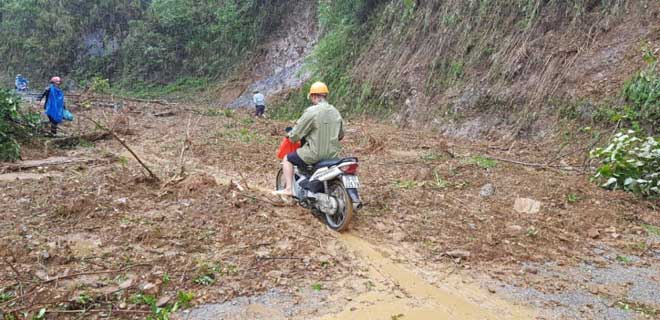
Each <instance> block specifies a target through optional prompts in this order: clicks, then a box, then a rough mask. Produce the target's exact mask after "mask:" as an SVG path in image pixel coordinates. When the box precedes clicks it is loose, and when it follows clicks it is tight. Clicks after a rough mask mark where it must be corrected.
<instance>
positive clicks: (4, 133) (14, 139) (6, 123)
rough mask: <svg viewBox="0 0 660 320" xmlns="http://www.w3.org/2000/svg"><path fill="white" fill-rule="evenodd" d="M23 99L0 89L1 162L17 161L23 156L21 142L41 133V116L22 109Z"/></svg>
mask: <svg viewBox="0 0 660 320" xmlns="http://www.w3.org/2000/svg"><path fill="white" fill-rule="evenodd" d="M20 102H21V99H20V98H19V97H17V96H16V95H14V94H13V93H11V92H10V91H8V90H5V89H0V161H16V160H18V159H19V158H20V156H21V147H20V144H19V143H20V142H23V141H25V140H27V139H29V138H31V137H33V136H34V134H35V133H36V132H38V131H39V122H40V118H39V114H38V113H32V112H28V111H26V110H23V109H22V108H21V103H20Z"/></svg>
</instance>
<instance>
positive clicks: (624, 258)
mask: <svg viewBox="0 0 660 320" xmlns="http://www.w3.org/2000/svg"><path fill="white" fill-rule="evenodd" d="M616 261H618V262H621V263H623V264H631V263H632V262H633V260H632V258H630V257H627V256H616Z"/></svg>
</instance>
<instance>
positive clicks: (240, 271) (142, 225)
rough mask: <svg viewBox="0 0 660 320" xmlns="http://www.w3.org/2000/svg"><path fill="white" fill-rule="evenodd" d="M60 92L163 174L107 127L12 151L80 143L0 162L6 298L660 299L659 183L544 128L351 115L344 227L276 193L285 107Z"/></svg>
mask: <svg viewBox="0 0 660 320" xmlns="http://www.w3.org/2000/svg"><path fill="white" fill-rule="evenodd" d="M73 109H74V110H73V111H74V113H76V115H77V116H78V117H77V120H76V122H74V123H72V124H69V125H68V126H67V127H66V128H64V131H65V132H66V133H67V134H68V135H79V134H89V133H91V132H93V131H94V130H96V129H95V126H94V125H93V124H92V123H91V122H89V121H87V120H86V118H91V119H94V120H96V121H101V122H102V123H104V124H105V125H106V126H108V127H113V128H114V129H115V130H116V132H118V133H119V136H120V137H121V138H122V139H123V140H124V141H125V142H126V144H127V145H128V146H129V147H130V148H131V149H132V150H133V151H134V152H135V153H136V154H137V155H138V156H139V157H140V159H141V160H142V161H143V162H144V163H145V164H146V165H147V166H149V168H150V169H151V170H152V171H153V172H154V173H155V174H156V175H157V176H158V177H159V178H160V182H154V181H150V179H148V177H147V175H145V172H144V170H143V169H142V167H141V166H140V165H139V164H138V163H137V161H136V160H135V159H134V158H133V157H132V155H131V154H130V153H129V152H128V151H127V150H126V149H125V148H124V147H122V146H121V145H120V144H119V143H118V142H117V141H115V140H112V139H106V140H99V141H94V142H90V141H77V142H76V143H72V144H64V145H60V144H58V143H56V141H53V140H48V141H46V142H45V143H35V144H34V145H32V146H26V148H25V152H24V158H25V160H43V159H48V158H53V157H64V158H72V159H73V158H75V159H86V160H87V161H84V162H75V161H73V162H68V163H64V164H61V165H57V164H49V165H46V164H45V165H43V166H36V167H31V168H27V169H23V170H19V169H17V165H16V164H0V188H1V189H0V190H1V191H0V202H1V203H2V211H1V212H0V218H1V220H0V221H1V222H0V239H1V241H2V243H0V244H1V246H0V247H1V248H2V249H1V251H0V256H1V257H2V260H1V261H0V271H1V273H0V274H1V276H0V310H2V311H1V312H2V313H3V314H4V316H5V317H7V315H14V316H15V317H17V318H22V317H26V318H29V317H32V316H35V315H38V314H39V313H40V312H43V313H44V315H45V317H46V318H53V319H59V318H62V319H68V318H79V317H82V318H91V319H94V318H98V319H102V318H111V319H114V318H127V319H128V318H135V319H142V318H146V317H148V316H153V317H161V318H163V316H164V315H167V316H169V317H171V318H179V319H654V318H657V317H658V308H659V307H660V306H659V305H658V301H660V297H659V296H658V292H660V284H659V280H660V270H659V269H660V267H659V264H658V259H659V258H660V228H658V226H660V216H659V215H658V212H657V203H652V202H645V201H643V200H640V199H637V198H635V197H634V196H632V195H629V194H625V193H620V192H607V191H604V190H600V189H598V188H597V187H596V186H594V185H593V184H591V183H590V182H589V179H588V176H587V175H585V174H583V173H581V172H580V171H581V170H582V169H583V164H584V163H585V161H584V160H585V159H584V155H583V154H580V153H577V152H576V153H573V154H572V155H570V156H568V157H565V158H561V159H559V158H556V157H554V156H553V155H555V154H557V150H556V149H557V147H556V146H558V143H557V141H556V140H553V139H548V141H543V142H540V141H535V142H526V141H512V140H492V141H469V140H460V139H452V138H447V137H443V136H440V135H438V134H437V133H434V132H411V131H409V130H402V129H399V128H396V127H393V126H390V125H387V124H383V123H378V122H374V121H362V120H353V121H349V125H348V126H349V129H348V134H347V138H346V141H345V142H344V146H345V150H344V153H345V154H346V155H353V156H357V157H358V158H359V159H360V163H361V164H360V168H359V171H358V175H359V177H360V179H361V181H362V184H363V186H364V188H363V190H362V192H361V194H362V195H363V198H364V201H365V208H364V209H363V210H362V211H360V212H358V214H357V216H356V217H355V218H354V220H353V222H352V228H351V230H350V231H349V232H347V233H343V234H337V233H334V232H332V231H330V230H329V229H328V228H326V227H325V226H324V225H323V223H322V221H319V220H318V219H316V218H314V217H313V216H312V215H311V214H310V213H309V212H308V211H307V210H305V209H302V208H299V207H296V206H289V205H287V204H285V203H283V202H282V201H280V200H279V199H277V198H273V197H271V196H270V195H269V190H270V189H271V188H272V187H273V186H274V177H275V173H276V171H277V169H278V160H277V159H276V158H275V149H276V148H277V145H278V144H279V142H280V139H281V132H282V128H284V127H286V126H288V125H289V124H288V123H287V122H279V121H273V120H262V119H253V118H251V117H250V115H249V114H247V113H244V112H241V111H231V110H221V109H217V108H209V107H205V106H194V105H164V104H158V103H154V104H150V103H140V102H135V101H125V102H123V103H122V108H121V110H120V111H119V112H117V111H115V110H112V109H107V108H102V107H93V108H78V109H76V108H75V107H74V108H73ZM579 138H580V137H574V139H573V140H574V141H579ZM573 147H575V148H578V147H580V146H579V145H575V146H572V145H569V146H568V148H573ZM496 158H497V159H500V160H494V159H496ZM90 159H91V160H90ZM509 160H514V161H516V162H521V163H526V164H547V165H546V166H544V168H538V167H534V166H528V165H520V164H516V163H512V162H510V161H509ZM550 160H551V161H550Z"/></svg>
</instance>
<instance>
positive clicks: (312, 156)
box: [273, 82, 344, 196]
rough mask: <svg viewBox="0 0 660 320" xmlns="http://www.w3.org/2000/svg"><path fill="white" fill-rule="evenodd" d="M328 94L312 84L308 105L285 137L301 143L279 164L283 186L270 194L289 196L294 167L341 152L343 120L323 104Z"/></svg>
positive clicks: (326, 103) (318, 83)
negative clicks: (283, 180) (284, 184)
mask: <svg viewBox="0 0 660 320" xmlns="http://www.w3.org/2000/svg"><path fill="white" fill-rule="evenodd" d="M329 93H330V91H329V90H328V86H326V85H325V84H324V83H323V82H316V83H314V84H312V87H311V88H310V90H309V94H308V95H307V98H308V99H310V100H311V102H312V106H311V107H309V108H307V109H306V110H305V112H304V113H303V115H302V116H301V117H300V119H298V121H296V125H295V127H293V130H291V131H289V133H288V136H289V140H291V142H294V143H295V142H298V141H301V140H302V141H303V144H302V147H300V148H299V149H298V150H296V151H294V152H291V153H289V154H287V155H286V156H285V157H284V159H283V161H282V169H283V173H284V177H285V181H286V187H285V188H284V189H282V190H279V191H274V192H273V194H275V195H280V196H292V195H293V192H292V186H291V184H292V181H293V175H294V166H297V167H305V166H307V165H313V164H315V163H317V162H319V161H322V160H327V159H332V158H336V157H337V156H338V154H339V152H340V151H341V145H340V143H339V141H341V140H342V139H343V138H344V121H343V119H342V117H341V114H339V111H337V109H335V107H333V106H332V105H331V104H329V103H328V102H327V101H326V98H327V96H328V94H329Z"/></svg>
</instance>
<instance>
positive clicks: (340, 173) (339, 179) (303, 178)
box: [275, 157, 362, 231]
mask: <svg viewBox="0 0 660 320" xmlns="http://www.w3.org/2000/svg"><path fill="white" fill-rule="evenodd" d="M358 167H359V164H358V159H357V158H354V157H350V158H342V159H330V160H324V161H321V162H319V163H317V164H315V165H313V166H307V167H305V168H299V167H297V166H296V167H295V169H294V170H295V171H294V178H293V181H292V182H293V184H292V186H293V188H292V192H293V198H294V199H295V200H296V201H297V202H298V204H299V205H300V206H302V207H303V208H306V209H312V212H313V213H314V214H315V215H317V216H318V217H320V218H324V219H325V222H326V224H327V225H328V226H329V227H330V228H331V229H333V230H335V231H342V230H345V229H346V228H347V227H348V224H349V223H350V222H351V219H352V218H353V214H354V213H355V211H357V210H359V209H360V208H362V200H360V195H359V193H358V190H359V189H360V180H359V179H358V177H357V175H356V174H357V169H358ZM275 187H276V189H277V190H283V189H284V188H285V178H284V171H283V170H282V168H280V170H279V171H278V172H277V178H276V185H275Z"/></svg>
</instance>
